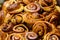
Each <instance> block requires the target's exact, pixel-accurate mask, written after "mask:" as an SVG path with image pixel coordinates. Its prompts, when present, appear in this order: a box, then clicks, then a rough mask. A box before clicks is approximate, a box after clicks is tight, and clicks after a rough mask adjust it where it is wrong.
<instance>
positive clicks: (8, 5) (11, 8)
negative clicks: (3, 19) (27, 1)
mask: <svg viewBox="0 0 60 40" xmlns="http://www.w3.org/2000/svg"><path fill="white" fill-rule="evenodd" d="M3 10H4V11H6V12H9V13H10V14H15V13H19V12H21V11H23V4H21V2H16V1H14V0H11V1H7V2H5V3H4V5H3Z"/></svg>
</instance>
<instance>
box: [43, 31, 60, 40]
mask: <svg viewBox="0 0 60 40" xmlns="http://www.w3.org/2000/svg"><path fill="white" fill-rule="evenodd" d="M43 40H60V33H59V32H57V31H56V30H55V31H52V32H49V33H47V34H46V35H45V36H44V39H43Z"/></svg>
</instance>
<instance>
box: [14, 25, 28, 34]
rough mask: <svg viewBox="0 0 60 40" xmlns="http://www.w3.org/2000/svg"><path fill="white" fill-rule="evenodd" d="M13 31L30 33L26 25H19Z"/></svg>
mask: <svg viewBox="0 0 60 40" xmlns="http://www.w3.org/2000/svg"><path fill="white" fill-rule="evenodd" d="M13 31H14V32H17V33H24V32H28V28H27V27H26V26H25V25H24V24H19V25H16V26H14V27H13Z"/></svg>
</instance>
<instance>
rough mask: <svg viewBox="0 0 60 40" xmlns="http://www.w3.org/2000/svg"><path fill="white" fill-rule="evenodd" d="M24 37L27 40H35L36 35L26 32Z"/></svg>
mask: <svg viewBox="0 0 60 40" xmlns="http://www.w3.org/2000/svg"><path fill="white" fill-rule="evenodd" d="M25 37H26V38H27V40H36V39H37V37H38V35H37V34H36V33H34V32H27V33H26V35H25Z"/></svg>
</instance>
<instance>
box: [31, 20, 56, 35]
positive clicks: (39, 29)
mask: <svg viewBox="0 0 60 40" xmlns="http://www.w3.org/2000/svg"><path fill="white" fill-rule="evenodd" d="M54 29H55V26H54V25H53V24H51V23H49V22H46V21H38V22H36V23H35V24H34V25H33V27H32V31H34V32H35V33H37V34H39V36H43V35H45V34H46V33H47V32H50V31H53V30H54Z"/></svg>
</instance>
